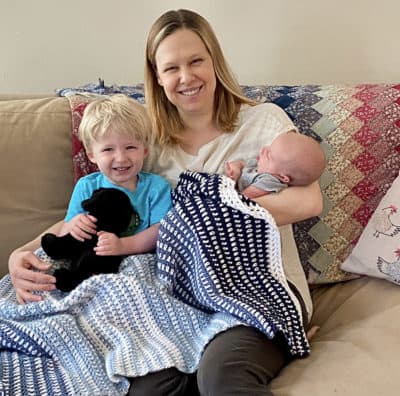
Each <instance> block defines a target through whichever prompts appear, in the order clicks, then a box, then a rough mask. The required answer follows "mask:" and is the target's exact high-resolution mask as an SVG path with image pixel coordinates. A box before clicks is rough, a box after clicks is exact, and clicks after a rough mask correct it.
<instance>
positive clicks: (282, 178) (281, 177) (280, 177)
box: [278, 175, 290, 184]
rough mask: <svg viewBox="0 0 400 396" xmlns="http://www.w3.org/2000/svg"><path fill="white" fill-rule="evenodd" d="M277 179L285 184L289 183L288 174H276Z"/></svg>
mask: <svg viewBox="0 0 400 396" xmlns="http://www.w3.org/2000/svg"><path fill="white" fill-rule="evenodd" d="M278 179H279V180H280V181H281V182H282V183H285V184H289V183H290V176H289V175H278Z"/></svg>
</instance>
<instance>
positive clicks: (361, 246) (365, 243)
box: [342, 176, 400, 285]
mask: <svg viewBox="0 0 400 396" xmlns="http://www.w3.org/2000/svg"><path fill="white" fill-rule="evenodd" d="M342 269H343V270H345V271H349V272H354V273H356V274H364V275H369V276H373V277H376V278H382V279H386V280H388V281H391V282H393V283H396V284H398V285H400V176H398V177H397V178H396V179H395V181H394V182H393V184H392V186H391V187H390V189H389V190H388V192H387V193H386V195H385V196H384V197H383V198H382V200H381V202H380V203H379V205H378V207H377V208H376V210H375V212H374V213H373V215H372V216H371V218H370V220H369V222H368V224H367V226H366V227H365V229H364V231H363V232H362V234H361V236H360V239H359V240H358V242H357V244H356V246H355V247H354V249H353V251H352V252H351V254H350V255H349V256H348V257H347V259H346V260H345V261H344V263H343V264H342Z"/></svg>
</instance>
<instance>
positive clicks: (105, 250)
mask: <svg viewBox="0 0 400 396" xmlns="http://www.w3.org/2000/svg"><path fill="white" fill-rule="evenodd" d="M97 236H98V238H99V239H98V241H97V246H96V247H95V248H94V251H95V252H96V254H97V255H98V256H119V255H120V254H121V250H122V242H121V240H120V238H118V237H117V236H116V235H115V234H112V233H111V232H105V231H99V232H98V233H97Z"/></svg>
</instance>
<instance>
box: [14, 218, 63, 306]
mask: <svg viewBox="0 0 400 396" xmlns="http://www.w3.org/2000/svg"><path fill="white" fill-rule="evenodd" d="M62 224H63V222H62V221H60V222H58V223H56V224H54V225H53V226H51V227H50V228H49V229H47V230H46V231H44V232H43V233H42V234H40V235H39V236H38V237H36V238H35V239H33V240H32V241H30V242H28V243H27V244H25V245H24V246H21V247H19V248H17V249H15V250H14V251H13V252H12V253H11V254H10V258H9V260H8V270H9V273H10V277H11V282H12V283H13V285H14V288H15V293H16V295H17V300H18V302H19V303H20V304H23V303H25V302H28V301H40V300H41V299H42V298H41V297H40V296H38V295H36V294H33V293H32V292H33V291H44V290H53V289H55V285H54V284H55V282H56V279H55V278H54V276H51V275H49V274H46V273H45V272H47V271H48V270H49V269H50V267H51V264H47V263H43V262H42V261H41V260H40V259H39V258H38V257H37V256H36V255H35V254H34V253H33V251H34V250H36V249H37V248H39V247H40V243H41V238H42V235H43V234H45V233H46V232H52V233H54V234H58V233H59V231H60V229H61V226H62ZM38 271H39V272H38Z"/></svg>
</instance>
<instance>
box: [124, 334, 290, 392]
mask: <svg viewBox="0 0 400 396" xmlns="http://www.w3.org/2000/svg"><path fill="white" fill-rule="evenodd" d="M287 362H288V356H287V354H286V352H285V351H284V349H283V348H281V346H280V345H279V344H278V343H277V342H276V341H274V340H269V339H268V338H267V337H266V336H265V335H264V334H262V333H261V332H259V331H258V330H256V329H254V328H252V327H246V326H238V327H234V328H231V329H229V330H227V331H225V332H223V333H220V334H218V335H217V336H216V337H215V338H214V339H213V340H212V341H210V343H209V344H208V346H207V347H206V349H205V351H204V353H203V356H202V358H201V360H200V364H199V369H198V372H197V374H189V375H188V374H184V373H181V372H179V371H178V370H176V369H175V368H170V369H166V370H162V371H159V372H156V373H151V374H148V375H146V376H144V377H138V378H134V379H132V381H131V388H130V390H129V395H130V396H140V395H154V396H157V395H160V396H161V395H163V396H166V395H168V396H189V395H190V396H195V395H196V394H201V395H207V396H214V395H215V396H224V395H233V394H234V395H237V396H240V395H250V394H251V395H263V396H266V395H272V393H271V391H270V389H269V386H268V384H269V382H270V381H271V380H272V379H273V378H274V377H275V376H276V375H277V374H278V372H279V371H280V370H281V368H282V367H283V366H284V365H285V364H287Z"/></svg>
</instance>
